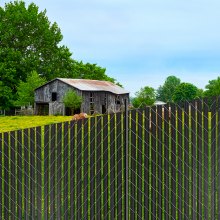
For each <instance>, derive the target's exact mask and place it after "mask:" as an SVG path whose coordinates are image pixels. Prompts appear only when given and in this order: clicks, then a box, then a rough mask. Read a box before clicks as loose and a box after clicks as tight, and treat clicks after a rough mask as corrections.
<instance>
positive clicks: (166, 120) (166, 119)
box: [163, 104, 170, 219]
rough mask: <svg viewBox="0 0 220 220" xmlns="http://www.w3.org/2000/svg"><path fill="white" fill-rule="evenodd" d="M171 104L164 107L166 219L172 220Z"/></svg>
mask: <svg viewBox="0 0 220 220" xmlns="http://www.w3.org/2000/svg"><path fill="white" fill-rule="evenodd" d="M169 108H170V107H169V104H166V105H164V110H163V111H164V218H165V219H170V210H169V202H168V201H169V187H170V186H169V178H170V171H169V167H170V162H169V161H170V160H169V154H170V153H169V151H170V150H169V149H170V147H169V146H170V138H169V137H170V134H169V130H170V115H169V114H170V113H169Z"/></svg>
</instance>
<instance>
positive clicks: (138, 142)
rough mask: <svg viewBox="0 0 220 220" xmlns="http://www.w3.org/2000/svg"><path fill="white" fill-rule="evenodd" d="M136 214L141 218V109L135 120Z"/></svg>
mask: <svg viewBox="0 0 220 220" xmlns="http://www.w3.org/2000/svg"><path fill="white" fill-rule="evenodd" d="M137 129H138V130H137V133H138V135H137V150H136V151H137V201H138V202H137V216H138V218H143V216H142V208H143V205H142V195H143V190H142V178H143V177H142V164H143V163H142V155H143V110H142V109H140V110H139V111H138V120H137Z"/></svg>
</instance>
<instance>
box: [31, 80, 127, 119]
mask: <svg viewBox="0 0 220 220" xmlns="http://www.w3.org/2000/svg"><path fill="white" fill-rule="evenodd" d="M70 89H72V90H74V91H75V92H76V93H77V94H78V95H79V96H81V97H82V99H83V102H82V104H81V107H80V109H77V110H76V111H75V113H79V112H85V113H87V114H90V115H92V114H94V113H96V114H99V113H100V114H104V113H111V112H118V111H120V110H122V109H123V108H124V100H125V99H127V100H129V92H127V91H126V90H124V89H123V88H121V87H120V86H117V85H115V84H114V83H111V82H108V81H100V80H87V79H66V78H56V79H54V80H52V81H50V82H48V83H46V84H44V85H42V86H40V87H38V88H37V89H35V114H38V115H69V114H70V111H69V109H68V108H65V106H64V103H63V97H64V95H65V94H66V92H67V91H68V90H70Z"/></svg>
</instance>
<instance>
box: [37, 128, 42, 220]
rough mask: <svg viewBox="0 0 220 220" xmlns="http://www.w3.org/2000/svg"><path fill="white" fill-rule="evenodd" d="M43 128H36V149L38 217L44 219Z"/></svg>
mask: <svg viewBox="0 0 220 220" xmlns="http://www.w3.org/2000/svg"><path fill="white" fill-rule="evenodd" d="M41 138H42V134H41V127H37V128H36V147H37V216H38V220H41V219H42V176H41V175H42V167H41V166H42V162H43V161H42V155H41V149H42V144H41Z"/></svg>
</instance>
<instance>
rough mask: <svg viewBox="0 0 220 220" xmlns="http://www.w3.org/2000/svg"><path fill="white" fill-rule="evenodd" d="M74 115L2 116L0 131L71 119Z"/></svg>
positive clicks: (0, 118)
mask: <svg viewBox="0 0 220 220" xmlns="http://www.w3.org/2000/svg"><path fill="white" fill-rule="evenodd" d="M71 118H72V116H2V117H0V132H7V131H13V130H19V129H24V128H30V127H36V126H42V125H47V124H53V123H58V122H64V121H69V120H71Z"/></svg>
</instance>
